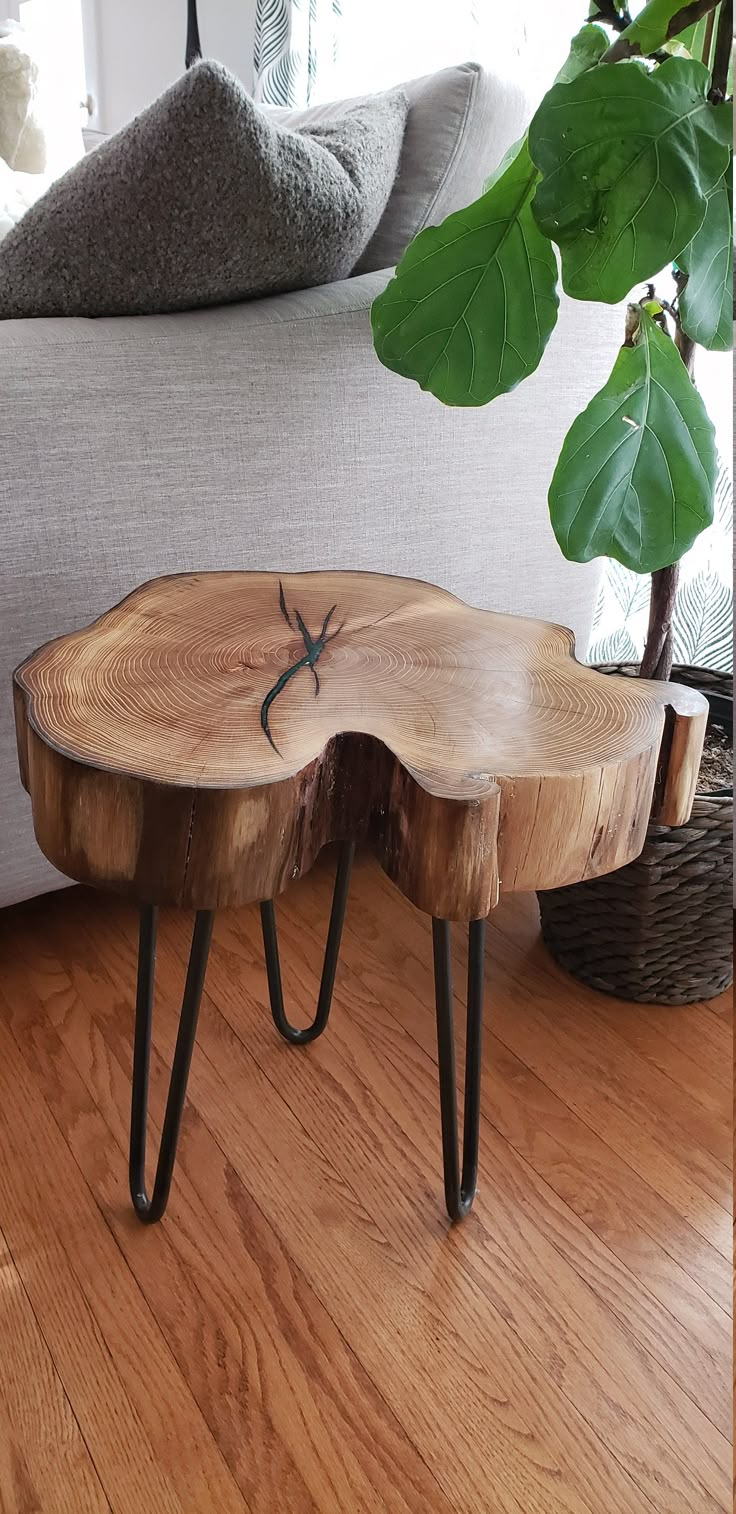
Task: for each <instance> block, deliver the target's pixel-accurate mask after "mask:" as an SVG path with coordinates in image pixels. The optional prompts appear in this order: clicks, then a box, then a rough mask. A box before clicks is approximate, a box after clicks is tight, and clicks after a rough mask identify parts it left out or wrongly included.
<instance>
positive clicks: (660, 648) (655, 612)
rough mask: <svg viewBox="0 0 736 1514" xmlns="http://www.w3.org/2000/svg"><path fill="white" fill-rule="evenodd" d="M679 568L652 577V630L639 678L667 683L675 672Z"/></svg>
mask: <svg viewBox="0 0 736 1514" xmlns="http://www.w3.org/2000/svg"><path fill="white" fill-rule="evenodd" d="M679 577H680V564H679V563H678V562H675V563H673V564H672V566H671V567H670V568H659V570H658V571H657V572H656V573H653V574H652V595H651V599H650V601H649V626H648V628H647V639H646V645H645V647H644V656H643V657H642V660H641V667H640V669H639V677H640V678H659V679H662V681H663V682H665V683H666V681H667V679H668V678H669V676H670V674H671V672H672V642H673V638H672V617H673V615H674V613H675V599H676V597H677V583H678V579H679Z"/></svg>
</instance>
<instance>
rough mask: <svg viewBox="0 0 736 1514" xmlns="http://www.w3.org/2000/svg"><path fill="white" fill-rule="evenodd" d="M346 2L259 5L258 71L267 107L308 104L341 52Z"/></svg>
mask: <svg viewBox="0 0 736 1514" xmlns="http://www.w3.org/2000/svg"><path fill="white" fill-rule="evenodd" d="M342 8H343V0H258V4H257V8H256V29H255V45H254V54H253V71H254V75H255V98H256V100H258V101H260V102H261V104H263V105H292V106H301V105H309V104H310V103H312V102H313V101H314V99H315V93H316V90H317V89H318V88H319V89H320V90H321V91H322V98H324V87H325V80H326V78H327V77H328V76H329V74H330V73H331V72H332V70H333V68H334V64H335V56H336V52H337V42H338V32H339V26H340V21H341V19H342Z"/></svg>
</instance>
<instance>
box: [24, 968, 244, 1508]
mask: <svg viewBox="0 0 736 1514" xmlns="http://www.w3.org/2000/svg"><path fill="white" fill-rule="evenodd" d="M3 1000H4V1006H5V1010H6V1015H5V1017H3V1018H0V1107H2V1109H3V1115H4V1118H3V1120H2V1121H1V1122H0V1214H2V1217H3V1225H4V1229H5V1234H6V1237H7V1240H8V1244H9V1245H10V1246H11V1248H12V1251H13V1256H14V1258H15V1261H16V1265H17V1267H18V1271H19V1273H20V1275H21V1277H22V1279H23V1283H24V1286H25V1288H26V1291H27V1293H28V1295H29V1298H30V1300H31V1303H32V1306H33V1309H34V1313H35V1314H36V1316H37V1318H38V1320H39V1323H40V1325H41V1328H42V1330H43V1333H44V1336H45V1338H46V1340H47V1341H48V1343H49V1346H50V1348H51V1351H52V1353H53V1356H54V1360H55V1363H56V1366H57V1370H58V1372H59V1375H60V1377H61V1380H62V1382H63V1384H64V1388H65V1391H66V1393H67V1396H68V1398H69V1401H70V1403H71V1405H72V1408H73V1410H74V1413H75V1415H76V1418H77V1420H78V1422H79V1425H80V1428H81V1430H82V1433H83V1435H84V1438H85V1440H86V1442H87V1445H88V1446H89V1448H90V1452H91V1454H92V1457H93V1459H94V1463H95V1467H96V1469H97V1472H98V1475H99V1477H100V1480H101V1482H102V1484H103V1487H104V1489H105V1492H106V1494H107V1496H108V1499H109V1501H110V1503H111V1505H112V1507H113V1509H114V1510H115V1511H116V1514H117V1511H118V1510H119V1511H120V1514H141V1510H142V1509H147V1508H155V1509H156V1510H159V1509H160V1510H161V1514H164V1511H165V1514H189V1511H190V1510H191V1508H192V1506H194V1507H195V1508H201V1509H202V1510H204V1511H209V1510H210V1509H212V1510H215V1509H216V1510H217V1511H218V1514H219V1511H220V1510H223V1511H224V1510H227V1511H228V1514H242V1511H243V1508H244V1502H243V1499H242V1498H241V1497H240V1495H239V1494H237V1493H236V1490H235V1488H234V1485H233V1483H232V1481H231V1478H230V1476H229V1473H228V1472H227V1469H226V1467H225V1465H224V1462H223V1460H222V1457H221V1455H220V1453H219V1451H218V1450H217V1448H216V1446H215V1445H214V1442H213V1441H212V1440H211V1438H210V1436H209V1434H208V1433H207V1432H206V1430H205V1427H204V1425H203V1424H202V1423H201V1421H200V1423H199V1424H198V1423H197V1416H196V1415H195V1414H194V1413H193V1412H192V1406H191V1400H190V1399H189V1395H188V1393H187V1391H186V1389H185V1387H184V1384H183V1382H182V1379H181V1377H180V1374H179V1373H178V1369H177V1368H176V1366H175V1363H174V1362H173V1359H172V1357H171V1356H170V1354H169V1352H168V1350H167V1348H166V1346H165V1344H164V1342H163V1340H162V1338H161V1335H160V1332H159V1330H158V1326H157V1325H156V1324H155V1321H154V1320H153V1317H152V1316H151V1315H150V1312H149V1311H148V1309H147V1307H146V1306H145V1304H144V1302H143V1299H142V1297H141V1295H140V1292H139V1290H138V1288H137V1286H136V1284H135V1282H134V1280H133V1277H132V1275H131V1273H130V1271H129V1269H128V1267H127V1265H126V1264H125V1262H124V1260H123V1258H122V1256H121V1254H120V1252H119V1250H118V1248H117V1246H116V1244H115V1241H114V1239H113V1237H112V1235H111V1233H110V1231H109V1229H108V1227H107V1225H106V1223H105V1221H104V1219H103V1217H102V1215H101V1214H100V1212H99V1210H98V1209H97V1206H96V1205H95V1204H94V1202H93V1200H92V1197H91V1195H90V1192H89V1189H88V1187H87V1185H86V1183H85V1182H84V1179H83V1178H82V1175H81V1173H80V1172H79V1169H78V1168H77V1166H76V1163H75V1162H74V1159H73V1157H72V1155H71V1152H70V1151H69V1148H68V1147H67V1145H66V1143H65V1141H64V1140H63V1138H62V1136H61V1134H60V1132H59V1130H58V1127H57V1126H56V1124H55V1122H54V1120H53V1119H52V1116H51V1114H50V1111H49V1110H48V1108H47V1106H46V1104H45V1102H44V1101H43V1099H42V1098H41V1096H40V1094H39V1092H38V1089H37V1087H36V1085H35V1084H34V1082H33V1079H32V1076H31V1074H30V1073H29V1071H28V1069H27V1068H26V1065H25V1063H24V1060H23V1058H22V1056H21V1053H20V1051H19V1048H18V1046H17V1044H16V1042H15V1040H14V1038H13V1036H12V1034H11V1031H10V1029H9V1027H8V1024H7V1016H8V1015H10V1014H12V1006H9V1005H8V1002H7V997H6V996H5V994H4V991H3ZM20 1172H22V1173H23V1175H24V1180H23V1184H22V1185H19V1184H18V1182H17V1174H18V1173H20ZM50 1216H53V1224H52V1223H50V1222H49V1217H50ZM172 1422H173V1423H177V1422H179V1423H181V1424H184V1425H186V1427H187V1435H186V1437H183V1438H181V1439H179V1437H178V1436H177V1437H172V1434H171V1426H172Z"/></svg>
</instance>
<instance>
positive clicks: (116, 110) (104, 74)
mask: <svg viewBox="0 0 736 1514" xmlns="http://www.w3.org/2000/svg"><path fill="white" fill-rule="evenodd" d="M186 9H187V8H186V0H93V3H92V4H91V5H89V4H88V5H86V6H85V48H87V47H88V48H89V53H90V63H91V64H92V58H94V73H95V76H96V77H95V80H94V83H95V85H96V88H95V89H94V90H93V93H94V94H95V95H96V100H97V111H96V113H95V121H94V124H95V125H96V126H99V128H100V130H101V131H106V132H110V131H117V129H118V127H120V126H123V125H124V124H125V122H126V121H130V119H131V117H133V116H135V115H137V114H138V112H139V111H140V110H143V109H144V107H145V106H146V105H150V104H151V101H152V100H155V98H156V96H157V95H159V94H160V93H161V91H162V90H163V89H166V87H167V85H169V84H171V83H173V81H174V79H177V78H178V77H179V75H180V74H182V73H183V72H184V46H185V41H186V27H187V21H186ZM255 9H256V0H199V6H198V10H199V33H200V38H201V42H202V51H203V53H204V54H205V55H206V56H208V57H211V58H219V60H220V62H222V63H226V64H227V66H228V68H231V69H232V71H233V73H234V74H237V75H238V78H240V79H242V80H243V83H244V84H245V85H246V87H247V88H248V89H250V88H251V87H252V84H253V31H254V24H255ZM90 72H92V67H91V68H90Z"/></svg>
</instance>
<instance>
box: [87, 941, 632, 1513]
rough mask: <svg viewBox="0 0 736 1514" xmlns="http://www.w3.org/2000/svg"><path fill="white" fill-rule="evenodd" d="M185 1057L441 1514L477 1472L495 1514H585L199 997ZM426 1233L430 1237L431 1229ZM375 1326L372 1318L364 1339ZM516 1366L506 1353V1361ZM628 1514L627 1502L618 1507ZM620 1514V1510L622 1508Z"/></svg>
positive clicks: (224, 1142)
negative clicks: (386, 1406)
mask: <svg viewBox="0 0 736 1514" xmlns="http://www.w3.org/2000/svg"><path fill="white" fill-rule="evenodd" d="M166 926H167V921H164V925H163V928H162V930H161V932H160V950H159V960H160V963H161V966H162V968H163V967H164V964H165V963H166V962H167V961H168V963H169V967H170V970H171V972H172V973H173V972H174V971H175V970H176V969H177V967H180V965H181V952H180V949H179V944H178V938H176V939H175V940H174V942H173V945H172V944H170V942H169V939H168V938H169V932H168V930H167V928H166ZM184 929H185V928H184ZM132 947H133V941H132V937H131V935H130V932H128V940H127V941H126V940H125V936H124V932H123V931H121V930H120V929H119V928H118V929H117V930H116V931H115V933H114V939H109V940H107V939H106V954H108V956H109V957H110V959H111V958H112V954H113V953H114V952H116V951H117V952H118V953H119V954H120V955H119V961H120V963H121V966H122V971H123V972H124V974H125V977H126V978H128V980H129V978H130V971H131V965H132ZM122 964H124V966H123V965H122ZM176 1019H177V1012H175V1010H174V1007H173V1004H169V1003H167V1002H164V1003H161V1004H159V1006H158V1007H157V1014H156V1018H155V1026H154V1035H155V1039H156V1044H157V1045H158V1047H159V1049H160V1051H161V1052H162V1055H163V1059H164V1061H165V1062H166V1063H167V1064H168V1062H169V1059H170V1056H171V1052H172V1048H173V1038H174V1034H175V1029H176ZM208 1043H209V1049H210V1051H212V1050H214V1051H215V1053H216V1056H217V1059H218V1061H219V1062H220V1064H221V1066H220V1070H219V1071H218V1070H217V1069H216V1067H215V1066H214V1064H213V1062H212V1061H211V1060H210V1058H209V1057H208V1055H207V1050H208ZM198 1051H200V1052H204V1055H197V1056H196V1057H195V1061H194V1063H193V1067H192V1099H193V1102H194V1104H195V1106H196V1107H197V1108H198V1109H199V1110H200V1112H201V1111H202V1110H205V1111H206V1119H207V1123H208V1125H209V1126H210V1128H211V1129H212V1130H213V1131H214V1133H215V1135H216V1136H217V1138H218V1142H219V1144H220V1145H221V1146H222V1147H223V1149H225V1150H226V1151H227V1152H228V1156H229V1159H230V1161H231V1163H232V1166H233V1168H234V1169H235V1170H236V1171H237V1173H238V1175H239V1177H240V1179H241V1180H242V1183H243V1186H244V1187H245V1188H246V1189H247V1191H248V1193H250V1194H251V1195H252V1196H254V1197H255V1199H256V1202H257V1203H258V1205H259V1207H260V1208H261V1209H262V1210H263V1211H264V1213H266V1215H267V1216H268V1218H269V1220H270V1223H271V1224H272V1226H273V1228H274V1229H276V1230H277V1231H278V1233H279V1234H280V1235H281V1237H282V1239H283V1240H284V1242H285V1244H287V1245H288V1246H289V1249H292V1250H293V1249H294V1247H295V1246H297V1245H298V1246H299V1248H300V1250H301V1254H302V1255H303V1256H304V1257H305V1259H306V1262H305V1265H306V1266H307V1271H308V1275H309V1278H310V1282H311V1284H312V1286H313V1287H314V1288H315V1291H316V1292H317V1293H318V1295H319V1296H320V1297H321V1298H322V1301H323V1303H324V1306H325V1307H326V1308H327V1309H328V1310H329V1312H330V1314H331V1315H332V1317H333V1319H334V1320H335V1322H336V1324H337V1327H338V1329H340V1330H341V1332H342V1333H343V1335H345V1336H347V1337H349V1338H351V1339H353V1340H354V1341H355V1343H356V1349H357V1350H358V1354H359V1355H360V1356H361V1359H362V1360H363V1362H364V1364H365V1366H366V1368H367V1370H368V1372H369V1374H370V1376H371V1378H372V1379H373V1381H374V1382H375V1383H376V1385H377V1387H378V1389H379V1391H380V1392H381V1393H382V1394H383V1396H384V1397H385V1398H386V1400H387V1401H388V1402H389V1403H390V1404H391V1406H392V1407H393V1409H394V1412H395V1413H396V1415H397V1418H398V1419H399V1420H400V1422H401V1423H402V1424H403V1425H404V1427H405V1429H406V1431H407V1433H408V1434H409V1435H410V1436H411V1439H412V1440H413V1441H414V1442H415V1444H416V1445H417V1446H418V1448H419V1450H420V1452H421V1454H422V1455H423V1457H424V1459H425V1461H426V1462H427V1464H428V1465H429V1466H430V1467H431V1468H432V1470H433V1472H434V1474H435V1476H436V1478H437V1480H438V1481H439V1483H440V1484H441V1486H442V1488H443V1490H444V1492H445V1494H446V1496H447V1497H448V1498H449V1499H450V1501H451V1502H452V1505H453V1507H455V1508H463V1509H469V1510H473V1511H475V1510H477V1511H478V1514H480V1511H481V1510H485V1509H486V1508H487V1502H486V1498H487V1482H488V1479H489V1477H490V1478H491V1479H492V1484H493V1489H494V1497H495V1499H496V1504H497V1507H498V1510H499V1514H500V1511H505V1510H507V1509H508V1510H509V1511H510V1514H520V1511H522V1510H523V1511H524V1514H527V1511H529V1514H537V1511H539V1514H542V1510H544V1511H549V1514H552V1511H554V1514H563V1511H564V1514H578V1511H580V1514H583V1511H585V1514H589V1511H590V1514H592V1510H593V1509H594V1508H595V1505H591V1504H589V1503H588V1502H586V1501H585V1500H584V1499H583V1498H582V1497H580V1496H578V1495H576V1492H575V1489H574V1488H573V1487H571V1486H568V1484H567V1482H566V1480H565V1479H564V1477H563V1474H562V1472H561V1469H560V1466H559V1458H558V1454H557V1452H556V1450H555V1449H554V1447H553V1445H552V1444H551V1443H550V1440H549V1434H548V1432H547V1430H546V1425H545V1418H544V1415H543V1414H542V1413H540V1411H539V1409H538V1407H537V1405H536V1404H535V1403H533V1402H532V1401H531V1400H529V1402H528V1403H527V1398H526V1396H525V1395H522V1394H519V1395H517V1396H516V1397H515V1400H514V1401H510V1400H509V1398H508V1386H507V1385H506V1387H504V1385H503V1380H502V1379H501V1381H500V1382H499V1383H497V1382H496V1381H495V1372H494V1370H493V1363H492V1362H491V1360H489V1361H487V1362H486V1361H485V1360H484V1361H483V1362H482V1363H479V1361H478V1358H477V1355H476V1353H475V1351H474V1349H473V1345H474V1343H473V1342H472V1339H471V1338H468V1336H467V1333H465V1334H464V1335H463V1334H460V1333H458V1331H457V1330H456V1329H448V1327H447V1325H446V1322H445V1321H444V1319H443V1317H442V1315H441V1314H438V1309H437V1303H436V1300H435V1298H434V1296H433V1292H432V1290H431V1289H430V1290H428V1291H425V1288H424V1287H423V1286H422V1284H421V1282H420V1281H419V1280H418V1279H417V1277H416V1275H415V1272H414V1270H413V1269H411V1268H404V1267H402V1266H401V1265H400V1263H399V1262H398V1260H397V1259H396V1257H395V1256H394V1254H393V1248H392V1246H391V1242H390V1239H389V1235H388V1233H387V1232H386V1230H385V1229H384V1228H383V1227H381V1226H379V1225H377V1224H375V1223H374V1222H373V1221H372V1220H371V1218H370V1216H368V1215H367V1213H366V1211H365V1209H364V1207H363V1206H362V1204H361V1203H360V1201H359V1199H358V1197H357V1196H356V1195H355V1194H354V1193H353V1192H352V1191H351V1189H350V1188H349V1187H348V1186H347V1185H346V1184H345V1183H344V1182H343V1181H342V1180H341V1179H340V1178H339V1177H338V1175H337V1172H336V1171H335V1169H334V1168H333V1167H332V1166H331V1165H330V1164H329V1162H328V1161H327V1160H326V1159H325V1157H324V1156H323V1154H322V1152H321V1151H320V1150H319V1149H318V1148H317V1147H316V1146H313V1144H312V1143H311V1142H310V1141H309V1138H308V1136H307V1135H306V1132H304V1131H303V1130H302V1129H301V1127H300V1126H299V1125H298V1124H297V1122H296V1121H295V1119H294V1116H293V1115H292V1114H291V1112H290V1110H289V1109H288V1106H286V1105H285V1104H284V1103H283V1101H282V1100H281V1099H280V1098H279V1097H278V1095H277V1094H276V1093H275V1091H274V1090H273V1088H272V1087H271V1085H270V1084H269V1082H268V1080H267V1079H265V1078H264V1077H263V1076H262V1075H261V1074H260V1073H259V1070H258V1068H257V1067H256V1065H255V1063H253V1062H252V1060H251V1059H250V1058H249V1057H248V1054H247V1053H246V1052H245V1050H244V1048H243V1047H242V1046H241V1044H240V1043H239V1042H238V1040H237V1038H236V1037H235V1036H234V1035H233V1033H232V1031H230V1029H229V1027H228V1026H227V1025H226V1024H225V1022H224V1021H223V1020H222V1019H221V1017H220V1016H219V1014H218V1013H217V1011H216V1010H215V1009H214V1007H213V1005H212V1003H211V1002H210V1000H209V997H208V996H206V998H205V1004H204V1006H203V1011H202V1017H201V1021H200V1032H199V1048H198ZM223 1058H224V1060H225V1063H226V1064H227V1066H228V1067H229V1069H230V1072H231V1074H232V1079H233V1080H234V1083H235V1085H236V1087H235V1088H234V1089H232V1090H231V1089H230V1081H231V1079H230V1077H229V1076H228V1078H227V1081H226V1082H225V1081H224V1080H223V1076H222V1060H223ZM243 1064H245V1066H246V1067H247V1079H246V1078H245V1077H244V1075H243ZM233 1093H235V1094H236V1095H237V1096H236V1097H235V1098H234V1097H233ZM236 1131H237V1132H238V1134H237V1137H236V1138H235V1139H234V1137H235V1132H236ZM185 1160H186V1147H185ZM287 1172H288V1173H291V1180H290V1183H289V1191H288V1201H287V1202H286V1203H284V1199H283V1197H282V1195H281V1189H282V1185H283V1182H284V1175H285V1173H287ZM437 1234H438V1238H439V1239H440V1240H443V1239H444V1227H443V1229H442V1230H441V1231H439V1230H438V1232H437ZM328 1242H329V1244H328ZM358 1279H359V1285H358V1284H357V1280H358ZM377 1319H381V1321H382V1329H381V1330H380V1331H378V1332H377V1331H376V1320H377ZM521 1361H522V1353H521V1352H520V1353H519V1366H521ZM448 1403H449V1404H451V1405H452V1416H453V1423H454V1429H455V1446H454V1454H453V1458H451V1459H450V1460H449V1461H448V1458H447V1456H446V1454H445V1445H444V1435H445V1429H446V1424H447V1413H448ZM527 1408H528V1410H529V1412H530V1413H531V1414H533V1416H534V1420H535V1423H534V1426H533V1427H530V1425H529V1423H528V1422H527V1418H526V1413H525V1411H526V1410H527ZM560 1438H561V1441H562V1442H563V1444H564V1441H565V1439H566V1438H567V1439H570V1438H573V1439H574V1437H571V1436H570V1434H569V1432H567V1433H566V1431H565V1427H564V1424H563V1423H562V1421H561V1422H560ZM540 1442H541V1443H540ZM545 1442H547V1443H546V1444H545ZM561 1484H562V1487H561V1486H560V1485H561ZM601 1486H602V1482H601ZM563 1488H564V1492H563V1491H562V1489H563ZM641 1507H644V1505H641V1504H637V1503H635V1504H633V1505H631V1508H632V1510H633V1509H637V1508H641ZM628 1508H629V1505H628V1504H626V1503H624V1504H622V1509H626V1510H628Z"/></svg>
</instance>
